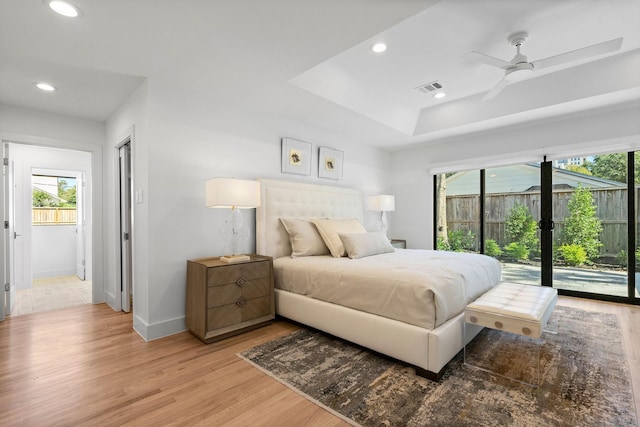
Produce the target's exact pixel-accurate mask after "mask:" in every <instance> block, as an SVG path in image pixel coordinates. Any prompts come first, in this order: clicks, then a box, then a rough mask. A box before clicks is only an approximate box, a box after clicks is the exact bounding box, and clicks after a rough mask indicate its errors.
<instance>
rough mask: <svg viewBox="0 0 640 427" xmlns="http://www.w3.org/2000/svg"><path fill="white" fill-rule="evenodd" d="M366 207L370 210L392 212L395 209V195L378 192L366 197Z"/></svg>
mask: <svg viewBox="0 0 640 427" xmlns="http://www.w3.org/2000/svg"><path fill="white" fill-rule="evenodd" d="M367 208H368V210H370V211H377V212H392V211H395V210H396V200H395V197H393V196H391V195H388V194H379V195H377V196H369V197H368V198H367Z"/></svg>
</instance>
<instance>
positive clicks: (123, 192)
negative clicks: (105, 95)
mask: <svg viewBox="0 0 640 427" xmlns="http://www.w3.org/2000/svg"><path fill="white" fill-rule="evenodd" d="M117 155H118V163H117V164H118V202H119V208H118V210H119V220H120V221H119V235H120V236H119V242H120V259H119V267H120V268H119V270H120V274H119V276H118V279H119V281H120V297H121V306H120V307H121V310H122V311H124V312H126V313H128V312H129V311H131V309H132V308H133V295H134V292H133V255H132V254H133V250H132V249H133V242H132V237H133V235H132V234H133V233H132V217H133V214H132V200H131V199H132V194H133V190H132V179H131V139H130V138H127V139H126V140H125V141H124V142H123V143H122V145H120V146H119V147H118V149H117Z"/></svg>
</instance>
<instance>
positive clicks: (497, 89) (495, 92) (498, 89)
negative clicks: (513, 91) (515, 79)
mask: <svg viewBox="0 0 640 427" xmlns="http://www.w3.org/2000/svg"><path fill="white" fill-rule="evenodd" d="M508 84H509V82H508V81H507V79H504V78H503V79H502V80H500V81H499V82H498V84H497V85H495V86H494V87H493V89H491V90H490V91H489V92H487V93H486V94H485V95H484V96H483V97H482V100H483V101H488V100H490V99H493V98H495V97H496V95H498V94H499V93H500V92H502V89H504V88H505V87H507V85H508Z"/></svg>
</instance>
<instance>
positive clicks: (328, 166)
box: [318, 147, 344, 179]
mask: <svg viewBox="0 0 640 427" xmlns="http://www.w3.org/2000/svg"><path fill="white" fill-rule="evenodd" d="M343 160H344V152H342V151H340V150H335V149H333V148H329V147H320V151H319V155H318V177H320V178H329V179H342V162H343Z"/></svg>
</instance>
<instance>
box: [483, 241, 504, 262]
mask: <svg viewBox="0 0 640 427" xmlns="http://www.w3.org/2000/svg"><path fill="white" fill-rule="evenodd" d="M484 254H485V255H489V256H491V257H494V258H497V257H499V256H500V255H502V249H500V246H498V244H497V243H496V241H495V240H493V239H488V240H486V241H485V242H484Z"/></svg>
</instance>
